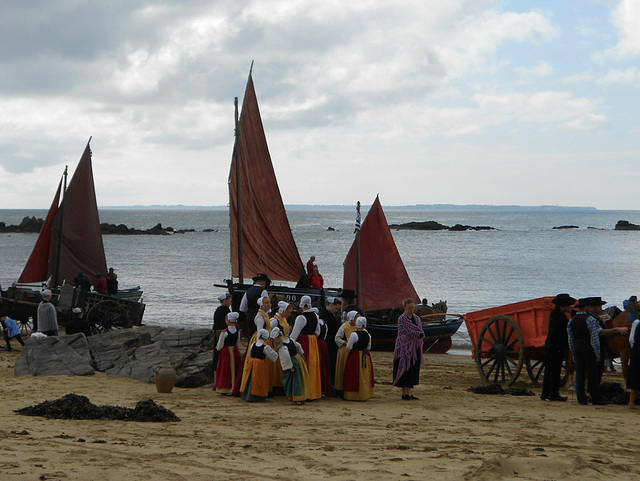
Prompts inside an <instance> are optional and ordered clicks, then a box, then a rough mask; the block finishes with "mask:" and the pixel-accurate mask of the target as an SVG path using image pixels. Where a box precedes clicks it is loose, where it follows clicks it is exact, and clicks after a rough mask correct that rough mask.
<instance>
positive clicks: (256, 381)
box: [240, 329, 278, 402]
mask: <svg viewBox="0 0 640 481" xmlns="http://www.w3.org/2000/svg"><path fill="white" fill-rule="evenodd" d="M256 334H257V336H256V338H257V340H256V342H254V343H253V344H251V345H250V346H249V349H248V350H247V357H248V356H249V355H250V356H251V358H250V359H249V360H248V362H247V365H246V367H245V369H244V372H243V374H242V384H241V385H240V392H241V393H242V395H241V396H240V397H241V398H242V399H244V400H245V401H248V402H262V401H265V400H266V399H267V396H269V368H268V367H267V358H268V359H270V360H271V361H272V362H275V361H276V360H277V359H278V353H277V352H276V351H274V350H273V349H272V348H271V347H270V346H269V344H268V341H269V331H267V330H266V329H260V330H259V331H257V333H256Z"/></svg>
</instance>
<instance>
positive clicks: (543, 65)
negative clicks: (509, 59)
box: [515, 60, 553, 77]
mask: <svg viewBox="0 0 640 481" xmlns="http://www.w3.org/2000/svg"><path fill="white" fill-rule="evenodd" d="M515 72H516V75H518V76H520V77H546V76H548V75H551V74H552V73H553V68H552V67H551V65H549V63H548V62H546V61H544V60H540V61H539V62H538V63H537V64H536V65H534V66H533V67H530V68H527V67H518V68H516V69H515Z"/></svg>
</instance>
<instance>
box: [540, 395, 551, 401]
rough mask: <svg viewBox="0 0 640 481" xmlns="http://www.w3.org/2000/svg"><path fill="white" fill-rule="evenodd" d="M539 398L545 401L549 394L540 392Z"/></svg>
mask: <svg viewBox="0 0 640 481" xmlns="http://www.w3.org/2000/svg"><path fill="white" fill-rule="evenodd" d="M540 399H542V400H543V401H547V400H548V399H549V396H547V395H545V394H540Z"/></svg>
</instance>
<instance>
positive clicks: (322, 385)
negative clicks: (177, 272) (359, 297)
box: [214, 275, 375, 403]
mask: <svg viewBox="0 0 640 481" xmlns="http://www.w3.org/2000/svg"><path fill="white" fill-rule="evenodd" d="M254 282H255V284H254V286H252V288H250V289H248V290H247V292H246V294H245V296H244V298H243V301H242V302H241V304H240V310H241V311H243V310H244V312H245V313H246V317H247V333H248V335H249V333H250V339H249V342H248V344H247V349H246V352H245V353H244V355H243V356H242V357H241V355H240V352H239V347H238V346H239V342H240V333H239V330H238V328H237V323H238V321H239V319H240V314H239V313H238V312H232V311H231V296H230V295H229V294H221V295H220V296H219V298H218V299H219V301H220V304H221V305H220V307H218V309H216V312H215V314H214V330H215V331H216V339H217V343H216V352H215V354H214V366H215V371H216V381H215V389H216V391H217V392H219V393H220V394H233V395H237V396H240V397H241V399H243V400H245V401H249V402H256V401H264V400H265V399H267V398H268V397H270V396H277V395H284V396H286V397H287V398H288V399H289V400H290V401H292V402H293V403H304V402H306V401H313V400H316V399H321V398H322V397H324V396H330V395H338V396H342V397H343V398H344V399H347V400H358V401H365V400H367V399H369V398H371V397H373V395H374V384H375V381H374V371H373V363H372V360H371V355H370V354H369V350H370V349H371V335H370V334H369V333H368V332H367V330H366V318H365V317H364V316H363V315H361V314H360V312H358V311H359V309H358V310H356V309H350V310H348V312H344V315H345V321H344V323H343V324H342V325H341V326H340V322H339V320H338V317H337V314H338V311H339V310H340V308H341V304H342V302H345V300H341V299H339V298H334V297H328V298H327V299H326V301H325V306H324V307H323V308H322V309H321V310H318V308H317V307H314V306H313V303H312V300H311V298H310V297H309V296H303V297H302V298H301V299H300V302H299V304H298V305H295V304H292V303H289V302H285V301H276V300H275V299H274V300H273V302H274V304H275V303H276V302H277V304H276V305H272V299H271V298H270V297H269V296H268V295H267V292H266V288H267V287H268V278H266V276H263V275H258V276H256V277H255V278H254ZM253 288H255V289H253ZM256 294H257V295H256ZM345 299H346V304H347V305H345V307H349V306H350V305H351V304H349V302H350V299H349V298H348V297H345ZM294 310H296V311H298V315H297V316H296V317H295V318H294V319H293V324H290V321H289V319H290V317H291V314H292V312H293V311H294Z"/></svg>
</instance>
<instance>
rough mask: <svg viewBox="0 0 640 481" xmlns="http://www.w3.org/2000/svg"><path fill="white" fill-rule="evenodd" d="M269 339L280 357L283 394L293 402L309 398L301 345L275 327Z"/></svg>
mask: <svg viewBox="0 0 640 481" xmlns="http://www.w3.org/2000/svg"><path fill="white" fill-rule="evenodd" d="M271 339H273V341H274V344H275V345H276V346H277V350H278V356H279V357H280V365H281V366H282V384H283V386H284V394H285V396H287V399H289V400H290V401H291V402H293V403H294V404H304V402H305V401H306V400H307V399H309V369H308V367H307V362H306V361H305V360H304V351H303V350H302V346H301V345H300V343H299V342H296V341H292V340H291V339H289V338H287V337H285V336H283V335H282V332H281V331H280V329H278V328H277V327H274V328H273V330H272V331H271Z"/></svg>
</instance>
